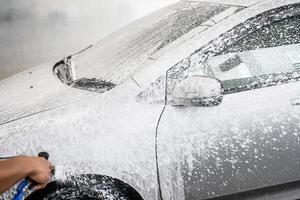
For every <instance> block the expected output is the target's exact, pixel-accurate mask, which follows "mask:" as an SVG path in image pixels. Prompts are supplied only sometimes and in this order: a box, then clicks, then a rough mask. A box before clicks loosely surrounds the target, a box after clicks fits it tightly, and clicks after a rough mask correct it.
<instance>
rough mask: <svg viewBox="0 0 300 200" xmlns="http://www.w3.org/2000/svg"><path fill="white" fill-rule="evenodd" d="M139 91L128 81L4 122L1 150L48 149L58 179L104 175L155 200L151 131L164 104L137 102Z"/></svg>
mask: <svg viewBox="0 0 300 200" xmlns="http://www.w3.org/2000/svg"><path fill="white" fill-rule="evenodd" d="M69 89H70V90H73V89H72V88H69ZM138 91H139V87H138V86H137V85H136V84H135V83H134V82H133V81H132V80H129V81H128V82H126V83H124V84H123V85H121V86H119V87H117V88H115V89H114V90H111V91H109V92H108V93H107V94H106V93H103V94H98V95H97V96H95V97H92V98H89V99H85V100H82V101H80V102H77V103H73V104H68V105H65V106H61V107H59V108H56V109H52V110H48V111H47V112H42V113H39V114H35V115H32V116H28V117H25V118H22V119H19V120H16V121H13V122H10V123H6V124H3V125H1V126H0V133H1V134H0V152H1V155H18V154H27V155H36V154H37V153H38V152H39V151H48V152H49V154H50V155H51V162H52V163H53V164H54V165H55V166H56V168H57V169H56V173H57V178H58V179H61V178H64V177H65V176H66V175H72V174H90V173H93V174H101V175H108V176H111V177H113V178H118V179H120V180H122V181H124V182H126V183H128V184H129V185H131V186H132V187H134V188H135V189H136V190H137V191H138V192H139V193H140V194H141V195H142V196H143V198H144V199H156V198H157V188H158V184H157V181H156V167H155V166H156V165H155V154H154V152H155V149H154V147H155V144H154V141H155V137H154V136H155V134H154V133H155V128H156V123H157V120H158V116H159V114H160V112H161V110H162V107H163V105H160V106H158V105H156V106H153V105H142V104H139V103H137V102H136V101H135V98H134V97H135V95H134V94H136V93H137V92H138ZM81 92H82V91H81ZM5 197H6V196H4V199H5ZM6 198H7V197H6Z"/></svg>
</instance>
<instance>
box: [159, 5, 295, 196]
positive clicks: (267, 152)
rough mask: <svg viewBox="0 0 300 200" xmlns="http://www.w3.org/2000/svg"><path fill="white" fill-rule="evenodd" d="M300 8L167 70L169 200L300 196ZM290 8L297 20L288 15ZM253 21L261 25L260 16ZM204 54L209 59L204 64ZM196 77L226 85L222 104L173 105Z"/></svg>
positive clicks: (162, 145) (165, 188) (165, 184)
mask: <svg viewBox="0 0 300 200" xmlns="http://www.w3.org/2000/svg"><path fill="white" fill-rule="evenodd" d="M295 7H296V5H293V6H289V7H286V8H282V9H280V11H279V13H275V12H274V11H270V13H264V15H265V14H270V15H273V14H274V16H276V17H273V21H270V23H265V24H263V25H258V26H257V27H258V28H256V29H253V30H252V29H251V27H250V29H249V30H252V31H248V32H249V34H246V35H241V36H240V37H236V36H233V35H232V34H229V33H228V34H227V33H226V34H224V35H222V36H220V38H221V39H222V37H223V36H226V35H227V36H228V35H231V36H230V37H231V38H234V39H232V41H233V42H231V43H230V44H229V43H227V44H225V45H224V44H222V45H221V44H217V43H211V44H210V47H208V49H209V48H211V47H212V46H213V47H214V48H213V50H212V51H202V52H200V53H199V54H198V55H192V56H191V57H190V58H188V59H186V60H184V61H182V62H181V63H179V64H178V65H177V66H175V67H174V68H173V69H171V70H169V71H168V72H167V76H166V77H167V78H166V79H167V83H166V86H167V88H166V108H165V110H164V112H163V114H162V117H161V119H160V122H159V126H158V143H157V152H158V153H157V155H158V168H159V177H158V180H159V181H160V185H161V189H162V197H163V199H189V200H194V199H211V198H217V197H220V199H226V198H227V199H299V198H300V185H299V182H298V181H299V180H300V99H299V98H300V82H299V81H300V56H299V55H300V34H299V31H300V17H299V15H298V14H297V12H295ZM285 9H290V11H291V10H293V14H286V13H285V14H284V10H285ZM251 20H252V21H255V20H261V21H263V20H262V18H260V16H258V17H257V18H256V19H251ZM249 25H251V23H248V22H246V23H245V24H244V25H241V26H238V27H236V29H235V30H234V31H232V33H233V32H234V33H235V34H239V33H240V32H242V29H243V28H245V27H246V28H247V26H249ZM225 39H226V38H225ZM225 39H224V38H223V41H225V42H224V43H226V41H227V40H225ZM219 41H220V40H219ZM218 45H219V46H220V48H217V46H218ZM210 53H211V54H210ZM212 53H213V54H212ZM205 55H209V56H208V59H205V60H201V59H199V58H200V57H201V58H203V57H205ZM197 59H199V60H200V61H199V60H198V61H197ZM186 66H187V67H186ZM176 68H177V69H178V70H176ZM180 70H182V71H183V72H181V71H180ZM194 73H199V74H200V75H206V76H210V77H213V78H217V79H219V80H220V81H221V82H222V85H223V102H222V103H221V104H220V105H218V106H211V107H193V106H171V105H169V99H171V98H172V96H171V94H170V89H169V88H172V86H174V85H176V83H178V82H180V80H182V79H185V78H186V77H188V76H189V75H190V74H194ZM286 184H291V185H290V187H284V186H285V185H286ZM298 186H299V187H298ZM277 187H278V188H277ZM272 188H273V189H272ZM274 188H275V189H274ZM279 188H281V190H280V189H279ZM282 188H284V189H282Z"/></svg>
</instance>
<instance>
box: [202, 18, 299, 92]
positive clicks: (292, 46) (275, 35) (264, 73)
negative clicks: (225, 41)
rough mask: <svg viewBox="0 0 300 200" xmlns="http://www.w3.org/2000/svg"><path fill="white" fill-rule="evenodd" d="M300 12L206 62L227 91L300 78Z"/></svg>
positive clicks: (239, 41)
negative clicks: (299, 14) (298, 14)
mask: <svg viewBox="0 0 300 200" xmlns="http://www.w3.org/2000/svg"><path fill="white" fill-rule="evenodd" d="M299 32H300V16H295V17H290V18H286V19H283V20H280V21H276V22H273V23H272V24H270V25H268V26H264V27H262V28H260V29H258V30H257V31H255V32H253V33H251V34H249V35H246V36H244V37H243V38H241V39H240V40H238V41H237V42H235V43H234V44H233V45H231V46H229V47H228V48H226V49H225V50H223V51H222V52H220V53H218V54H217V55H215V56H213V57H211V58H209V59H208V60H207V61H206V62H205V63H204V65H206V68H208V69H209V71H210V74H211V75H212V76H214V77H216V78H217V79H219V80H221V81H222V82H223V86H224V93H225V94H226V93H227V94H228V93H234V92H240V91H244V90H250V89H256V88H261V87H268V86H273V85H276V84H278V83H286V82H291V81H298V80H300V34H299Z"/></svg>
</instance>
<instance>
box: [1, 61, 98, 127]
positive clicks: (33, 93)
mask: <svg viewBox="0 0 300 200" xmlns="http://www.w3.org/2000/svg"><path fill="white" fill-rule="evenodd" d="M54 64H55V63H54V62H53V63H52V62H50V63H47V64H44V65H41V66H38V67H35V68H32V69H29V70H26V71H24V72H21V73H19V74H17V75H14V76H12V77H9V78H7V79H4V80H2V81H1V82H0V83H1V84H0V96H1V100H0V111H1V112H0V124H5V123H9V122H10V121H13V120H17V119H19V118H23V117H26V116H30V115H33V114H36V113H39V112H43V111H45V110H49V109H54V108H57V107H60V106H63V105H66V104H71V103H72V102H76V101H79V100H80V99H86V98H89V97H92V96H95V95H97V93H90V92H87V91H80V90H77V89H74V88H69V87H66V86H65V85H64V84H62V83H61V82H60V81H58V79H57V77H55V76H54V74H53V72H52V68H53V66H54Z"/></svg>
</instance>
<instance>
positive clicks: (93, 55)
mask: <svg viewBox="0 0 300 200" xmlns="http://www.w3.org/2000/svg"><path fill="white" fill-rule="evenodd" d="M228 8H230V6H227V5H220V4H215V3H203V2H178V3H176V4H173V5H171V6H169V7H166V8H163V9H161V10H158V11H156V12H155V13H153V14H151V15H149V16H147V17H144V18H142V19H140V20H138V21H136V22H134V23H132V24H130V25H129V26H127V27H125V28H123V29H120V30H119V31H117V32H116V33H114V34H112V35H110V36H108V37H106V38H104V39H102V40H101V41H99V42H98V43H96V44H95V45H94V46H93V47H92V48H89V49H88V50H86V51H84V52H82V53H81V54H80V55H79V56H77V57H75V58H72V66H73V68H72V70H73V72H74V74H73V78H74V80H85V81H86V80H90V79H93V81H94V82H96V81H105V82H106V83H111V84H112V85H118V84H121V83H122V82H124V81H125V80H126V79H127V78H128V77H130V75H131V74H132V73H135V72H136V71H137V70H141V69H143V68H145V67H147V66H149V64H151V63H152V62H155V59H151V55H153V54H155V53H156V52H158V51H159V50H160V49H162V48H164V47H165V46H167V45H168V44H169V43H171V42H173V41H175V40H176V39H178V38H179V37H181V36H182V35H184V34H186V33H188V32H189V31H191V30H192V29H194V28H196V27H198V26H200V25H201V24H203V23H205V22H206V21H208V20H209V19H210V18H212V17H213V16H216V15H217V14H219V13H222V12H223V11H225V10H227V9H228ZM81 85H85V84H81Z"/></svg>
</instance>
